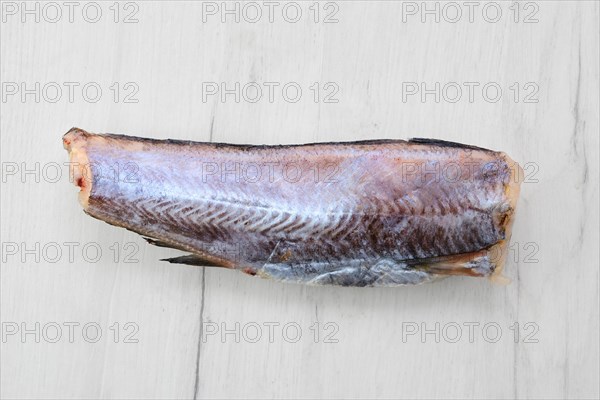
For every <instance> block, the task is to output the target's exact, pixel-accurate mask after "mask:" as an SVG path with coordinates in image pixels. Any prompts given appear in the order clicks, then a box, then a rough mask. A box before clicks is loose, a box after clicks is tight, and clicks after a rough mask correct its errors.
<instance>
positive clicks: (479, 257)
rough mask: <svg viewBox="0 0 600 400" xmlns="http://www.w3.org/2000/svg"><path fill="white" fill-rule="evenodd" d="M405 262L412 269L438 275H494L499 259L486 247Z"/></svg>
mask: <svg viewBox="0 0 600 400" xmlns="http://www.w3.org/2000/svg"><path fill="white" fill-rule="evenodd" d="M492 248H493V246H492ZM404 262H405V263H406V265H407V267H408V268H410V269H414V270H418V271H425V272H428V273H431V274H436V275H466V276H492V275H493V274H494V271H495V269H496V265H497V262H498V260H497V259H496V258H495V256H494V254H493V252H492V251H490V250H488V249H484V250H481V251H476V252H472V253H462V254H454V255H450V256H441V257H432V258H422V259H413V260H405V261H404Z"/></svg>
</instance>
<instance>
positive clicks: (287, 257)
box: [63, 128, 522, 286]
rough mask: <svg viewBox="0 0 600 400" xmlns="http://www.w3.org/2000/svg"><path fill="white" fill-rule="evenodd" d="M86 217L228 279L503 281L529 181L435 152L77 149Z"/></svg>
mask: <svg viewBox="0 0 600 400" xmlns="http://www.w3.org/2000/svg"><path fill="white" fill-rule="evenodd" d="M63 144H64V147H65V148H66V149H67V150H68V151H69V154H70V159H71V167H72V174H73V177H74V180H75V183H76V184H77V186H79V187H80V188H81V190H80V194H79V197H80V202H81V204H82V205H83V208H84V210H85V212H86V213H87V214H89V215H91V216H93V217H95V218H98V219H100V220H103V221H105V222H108V223H109V224H112V225H116V226H120V227H124V228H127V229H129V230H132V231H134V232H137V233H139V234H140V235H143V236H144V237H145V238H146V239H147V240H148V241H149V242H150V243H152V244H156V245H159V246H166V247H172V248H176V249H180V250H183V251H185V252H187V253H189V254H188V255H185V256H181V257H176V258H171V259H168V260H167V261H170V262H174V263H182V264H191V265H202V266H219V267H225V268H231V269H237V270H241V271H243V272H246V273H247V274H250V275H255V276H260V277H264V278H271V279H276V280H280V281H288V282H298V283H307V284H322V285H342V286H398V285H407V284H420V283H424V282H429V281H432V280H435V279H437V278H441V277H445V276H448V275H468V276H478V277H480V276H488V277H490V276H493V277H497V276H500V271H501V270H502V267H503V264H504V259H505V255H506V250H507V245H508V242H509V239H510V232H511V227H512V223H513V219H514V218H513V217H514V212H515V206H516V202H517V199H518V196H519V189H520V177H521V176H522V170H521V168H520V167H519V165H518V164H517V163H515V162H514V161H512V160H511V159H510V158H509V157H508V156H507V155H506V154H504V153H501V152H495V151H491V150H486V149H481V148H477V147H473V146H466V145H461V144H458V143H452V142H444V141H438V140H429V139H412V140H410V141H401V140H380V141H363V142H348V143H317V144H307V145H291V146H247V145H230V144H215V143H197V142H190V141H177V140H154V139H144V138H138V137H131V136H124V135H114V134H92V133H88V132H86V131H83V130H81V129H78V128H73V129H71V130H70V131H69V132H67V133H66V134H65V135H64V137H63Z"/></svg>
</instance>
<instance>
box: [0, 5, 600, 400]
mask: <svg viewBox="0 0 600 400" xmlns="http://www.w3.org/2000/svg"><path fill="white" fill-rule="evenodd" d="M36 4H37V6H36ZM47 4H48V3H34V2H30V3H27V7H29V9H34V7H38V9H39V13H40V21H39V22H35V21H34V18H35V15H33V14H23V9H22V7H23V5H22V3H21V2H3V3H2V13H3V14H2V17H3V21H2V24H1V25H0V34H1V37H0V50H1V54H2V61H1V66H2V68H1V81H2V85H3V87H2V96H3V99H2V102H1V103H0V106H1V114H2V118H1V120H0V131H1V133H0V134H1V140H2V146H1V157H2V167H3V169H2V171H3V172H2V174H3V175H2V179H3V181H2V192H1V201H2V203H1V221H2V223H1V231H0V232H1V236H2V238H1V241H2V246H3V248H2V258H3V259H2V267H1V269H0V273H1V276H0V288H1V294H0V300H1V302H0V311H1V320H2V332H3V335H4V336H3V338H2V342H1V343H0V350H1V371H0V378H1V388H0V394H1V396H2V398H262V397H276V398H315V397H317V398H340V397H352V398H490V399H496V398H598V396H599V394H600V393H599V388H598V375H599V372H600V371H599V370H598V360H599V359H598V351H599V348H598V340H597V335H598V328H599V321H598V319H599V317H598V311H599V310H598V300H599V296H598V265H599V263H598V261H599V254H598V246H597V243H598V227H599V216H598V207H597V205H598V178H599V176H598V138H599V135H598V133H599V132H598V131H599V128H600V127H599V122H598V107H599V100H598V87H599V80H598V76H599V73H598V49H599V42H598V34H597V33H598V20H599V19H598V17H599V12H598V4H597V3H596V2H590V1H581V2H575V1H574V2H569V3H568V4H564V3H563V4H560V5H559V3H558V2H553V1H548V2H546V1H544V2H541V1H538V2H527V3H512V2H503V3H487V2H482V3H479V2H476V7H475V8H474V9H473V10H472V18H473V21H472V22H470V21H469V8H468V7H467V6H466V5H465V4H464V3H461V2H458V3H443V2H441V3H437V2H429V3H427V6H426V7H428V9H430V10H435V7H438V9H439V10H440V11H439V13H440V14H439V19H440V20H439V22H436V21H435V14H427V13H425V12H424V8H423V7H425V6H424V5H423V3H422V2H386V1H379V2H366V1H352V2H329V3H326V2H321V3H316V6H315V5H314V3H313V2H297V3H281V4H280V5H279V6H277V7H276V8H275V9H274V10H273V22H269V18H268V17H269V16H268V12H269V9H268V7H267V6H266V5H265V4H263V3H261V2H258V3H253V4H257V5H258V7H259V9H260V10H261V12H262V17H261V19H260V20H259V21H257V22H255V23H252V22H251V21H250V20H252V19H253V18H254V16H255V14H254V11H255V8H252V7H255V6H254V5H251V6H247V5H246V6H244V4H243V3H239V4H238V5H237V7H238V10H239V13H240V14H239V18H240V22H239V23H237V22H234V21H233V18H234V17H235V15H234V14H224V13H223V9H222V3H221V2H205V3H200V2H198V3H193V2H186V1H181V2H174V3H170V4H167V2H163V1H151V2H129V3H124V2H123V3H118V10H119V15H118V18H117V20H118V22H116V23H115V22H114V19H115V13H114V10H115V8H114V5H113V2H99V3H97V4H98V7H100V9H101V12H102V15H101V17H100V20H99V21H98V22H96V23H91V22H88V21H87V20H86V18H87V19H88V20H93V19H94V18H95V15H96V14H95V13H94V11H95V9H94V8H93V7H95V6H93V5H92V6H90V5H86V4H88V3H78V6H77V8H75V11H74V14H73V19H74V21H73V22H72V23H71V22H69V20H68V8H67V7H66V6H64V5H62V4H60V3H55V4H59V5H58V6H59V7H60V10H61V12H62V17H61V19H59V20H58V21H56V22H55V23H53V22H51V21H50V20H51V19H53V18H54V15H55V14H54V13H53V12H54V11H53V10H52V9H50V8H48V6H47ZM128 4H129V5H128ZM236 4H237V3H235V2H229V3H227V7H229V9H234V7H236ZM285 4H288V5H287V6H285ZM495 4H500V7H501V8H500V9H501V13H502V14H501V15H500V16H499V17H498V21H497V22H490V21H491V20H493V19H495V18H496V17H495V15H496V14H495V13H494V12H495V7H496V6H495ZM284 6H285V10H287V11H286V12H287V14H285V16H284V15H282V10H284ZM51 7H53V6H51ZM111 7H113V8H111ZM296 7H297V8H299V9H300V10H301V11H302V15H301V17H300V18H299V21H298V22H295V23H292V22H288V21H286V18H288V19H293V18H294V16H295V15H296V14H295V13H294V11H295V10H296ZM311 7H312V8H311ZM315 7H316V8H315ZM456 7H458V10H460V11H461V12H462V14H461V17H460V18H459V19H458V20H457V21H456V22H452V21H451V20H453V19H454V18H455V15H456V14H455V11H456V9H457V8H456ZM84 8H85V10H86V11H83V10H84ZM315 9H318V10H319V18H318V20H319V22H315V21H314V20H315ZM483 10H486V11H483ZM516 10H518V11H519V13H518V15H517V14H515V12H516ZM82 12H85V14H82ZM131 13H133V14H131ZM127 15H130V17H129V18H130V19H131V18H136V19H138V22H136V23H124V19H125V17H126V16H127ZM327 16H329V19H332V18H333V19H337V20H338V21H337V22H334V23H324V22H323V19H324V18H326V17H327ZM22 18H25V22H23V21H22ZM221 18H226V22H222V20H221ZM422 18H425V22H422V20H421V19H422ZM486 18H487V20H486ZM515 19H516V20H517V21H515ZM535 19H537V22H534V20H535ZM525 20H527V21H528V22H527V23H526V22H525ZM36 82H37V83H39V90H38V95H39V101H37V102H36V101H35V100H36V99H35V96H36V93H35V91H36V90H35V85H36ZM68 82H74V83H73V84H71V83H68ZM22 83H23V84H25V89H33V91H34V93H29V94H25V95H24V100H23V99H22V97H21V96H22V95H23V94H22V89H23V87H21V84H22ZM115 83H116V86H114V85H115ZM236 83H237V84H239V88H240V89H239V92H238V93H237V95H238V96H239V101H235V100H236V99H235V97H236V93H235V90H233V93H229V94H225V95H223V89H229V90H232V89H235V87H236V86H235V85H236ZM315 83H316V86H315ZM436 84H437V85H439V90H436ZM68 85H71V86H72V87H73V100H72V101H70V99H69V86H68ZM85 85H87V86H86V91H85V93H84V92H83V91H82V90H83V87H84V86H85ZM44 87H45V89H44ZM57 87H58V88H60V90H61V97H60V98H59V99H56V94H55V93H56V92H55V90H56V88H57ZM98 87H99V88H100V89H101V91H102V93H101V96H100V97H99V98H98V100H97V101H95V88H98ZM117 87H118V97H115V96H116V88H117ZM284 87H285V90H284ZM484 87H485V90H484ZM215 88H217V89H218V90H219V92H218V93H215V94H211V93H213V92H211V91H210V90H213V91H214V89H215ZM257 88H259V89H260V92H257V91H256V90H257ZM270 88H272V89H273V92H272V96H273V98H272V101H271V99H270V98H269V96H270V93H269V90H270ZM298 88H300V90H301V95H300V96H299V97H298V98H297V99H296V91H297V89H298ZM317 88H318V90H317ZM469 88H472V90H473V92H472V93H469ZM497 88H500V89H501V91H502V93H501V94H500V95H499V96H498V95H497V94H496V89H497ZM424 89H426V90H429V92H426V93H425V94H423V90H424ZM415 90H418V92H416V93H415ZM457 90H459V92H457ZM15 91H16V92H15ZM13 92H15V93H14V94H13ZM258 93H260V94H261V96H260V97H258V98H257V95H258ZM458 93H460V98H457V96H458ZM86 96H87V97H86ZM126 96H129V97H126ZM222 96H224V97H222ZM315 96H317V97H316V98H315ZM422 96H424V97H422ZM436 96H438V97H439V100H438V101H436ZM470 96H471V98H470ZM255 99H256V101H254V100H255ZM326 99H327V100H335V102H327V101H326ZM54 100H56V101H54ZM126 100H136V102H133V103H130V102H126ZM296 100H297V101H296ZM74 125H76V126H80V127H82V128H84V129H88V130H90V131H95V132H115V133H127V134H132V135H138V136H148V137H156V138H167V137H170V138H180V139H191V140H201V141H209V140H212V141H218V142H232V143H254V144H263V143H265V144H283V143H302V142H314V141H338V140H358V139H374V138H408V137H415V136H416V137H433V138H439V139H445V140H452V141H458V142H464V143H469V144H474V145H478V146H482V147H489V148H493V149H498V150H503V151H506V152H507V153H508V154H510V155H511V157H513V158H514V159H515V160H518V161H519V162H520V163H521V164H522V165H525V166H526V173H527V176H526V178H527V181H526V182H525V183H524V184H523V187H522V194H521V200H520V202H519V206H518V207H519V208H518V216H517V221H516V225H515V228H514V234H513V246H512V247H511V253H510V254H509V261H508V264H507V266H506V274H507V276H508V277H509V278H510V279H511V280H512V283H511V284H510V285H508V286H499V285H493V284H491V283H490V282H488V281H486V280H476V279H469V278H463V279H461V278H452V279H447V280H444V281H442V282H440V283H436V284H433V285H426V286H421V287H408V288H395V289H391V288H390V289H358V288H350V289H349V288H327V287H325V288H314V287H303V286H296V285H285V284H280V283H275V282H269V281H264V280H260V279H251V278H249V277H247V276H244V275H242V274H239V273H234V272H231V271H224V270H214V269H208V268H207V269H206V270H204V269H202V268H193V267H188V266H177V265H167V264H165V263H163V262H160V261H159V259H160V258H166V257H168V256H171V255H174V254H177V252H176V251H170V250H165V249H162V248H155V247H152V246H149V245H147V244H146V243H145V242H144V241H143V240H142V239H141V238H139V237H137V236H136V235H134V234H132V233H130V232H125V231H123V230H119V229H117V228H114V227H111V226H109V225H107V224H104V223H102V222H99V221H96V220H94V219H92V218H89V217H87V216H85V215H84V214H83V213H82V212H81V211H80V207H79V205H78V204H77V203H76V195H75V193H76V190H75V189H74V188H73V187H72V186H71V183H70V182H69V179H68V173H67V172H68V171H67V168H66V167H65V166H64V165H63V163H64V162H66V161H67V158H66V153H65V151H64V150H63V149H62V144H61V140H60V138H61V135H62V134H63V133H64V132H66V131H67V130H68V129H69V128H70V127H71V126H74ZM36 163H38V164H36ZM36 168H37V170H36ZM24 170H33V171H34V172H31V173H24V172H23V171H24ZM57 171H58V172H59V174H60V175H59V176H58V177H57V176H56V172H57ZM36 180H37V181H36ZM36 245H37V246H38V248H37V249H36V247H35V246H36ZM70 246H71V247H70ZM70 248H73V254H72V257H71V256H70V254H69V249H70ZM27 249H32V250H31V251H27ZM98 249H99V250H100V251H101V255H99V256H96V251H97V250H98ZM57 251H59V253H57ZM36 256H37V257H39V260H36ZM36 323H38V324H39V329H38V336H39V343H36V333H35V330H36ZM115 323H118V325H115ZM75 324H78V325H75ZM86 324H87V325H86ZM69 326H72V329H73V337H72V340H70V337H69ZM84 326H85V329H84ZM57 327H58V328H59V329H60V332H61V336H60V337H59V338H58V339H55V336H56V333H55V332H56V329H57ZM98 327H99V328H100V329H101V334H100V335H99V336H98V335H96V329H97V328H98ZM24 328H26V329H29V330H33V332H34V333H27V334H25V336H22V333H23V329H24ZM14 329H18V331H17V332H16V333H15V334H10V333H11V330H14ZM117 332H118V336H117V335H116V333H117ZM498 333H500V335H499V336H498V337H496V336H497V335H498ZM517 333H518V335H517ZM96 336H98V337H97V338H96ZM96 339H97V341H96ZM53 341H56V343H52V342H53ZM94 341H95V342H94Z"/></svg>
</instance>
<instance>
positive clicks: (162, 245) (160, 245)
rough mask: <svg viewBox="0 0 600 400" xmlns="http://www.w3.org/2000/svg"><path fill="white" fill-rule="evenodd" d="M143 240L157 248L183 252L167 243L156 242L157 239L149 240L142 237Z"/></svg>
mask: <svg viewBox="0 0 600 400" xmlns="http://www.w3.org/2000/svg"><path fill="white" fill-rule="evenodd" d="M144 240H145V241H146V242H148V243H150V244H152V245H154V246H158V247H168V248H170V249H177V250H183V249H182V248H181V247H176V246H173V245H172V244H169V243H167V242H163V241H162V240H158V239H154V238H150V237H145V236H144Z"/></svg>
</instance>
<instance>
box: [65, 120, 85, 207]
mask: <svg viewBox="0 0 600 400" xmlns="http://www.w3.org/2000/svg"><path fill="white" fill-rule="evenodd" d="M89 136H91V135H90V134H89V133H87V132H86V131H84V130H83V129H79V128H71V129H70V130H69V132H67V133H65V134H64V136H63V146H64V148H65V149H66V150H67V151H68V152H69V161H70V163H69V170H70V177H71V179H73V183H74V184H75V186H77V187H79V189H80V190H79V203H81V205H82V206H83V208H84V210H85V209H87V207H88V203H89V198H90V193H91V191H92V170H91V168H90V164H89V158H88V156H87V150H86V147H87V139H88V138H89Z"/></svg>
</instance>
